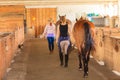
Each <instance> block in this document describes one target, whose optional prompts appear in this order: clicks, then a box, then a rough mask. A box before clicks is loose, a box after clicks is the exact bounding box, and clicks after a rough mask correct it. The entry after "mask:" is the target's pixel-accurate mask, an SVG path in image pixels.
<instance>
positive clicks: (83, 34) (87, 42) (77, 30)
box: [72, 17, 95, 77]
mask: <svg viewBox="0 0 120 80" xmlns="http://www.w3.org/2000/svg"><path fill="white" fill-rule="evenodd" d="M72 34H73V37H74V40H75V45H76V47H77V48H78V58H79V69H80V70H81V69H82V61H83V67H84V75H83V76H84V77H87V76H88V62H89V58H90V52H91V51H92V50H95V46H94V44H95V39H94V34H95V25H94V24H93V23H92V22H90V21H88V20H85V19H83V18H82V17H81V18H80V19H79V20H77V19H76V23H75V24H74V26H73V30H72Z"/></svg>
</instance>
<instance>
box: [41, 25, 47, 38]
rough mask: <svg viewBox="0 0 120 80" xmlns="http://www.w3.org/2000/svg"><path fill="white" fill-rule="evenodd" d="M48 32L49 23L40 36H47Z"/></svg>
mask: <svg viewBox="0 0 120 80" xmlns="http://www.w3.org/2000/svg"><path fill="white" fill-rule="evenodd" d="M46 33H47V25H46V26H45V29H44V31H43V33H42V34H41V35H40V37H41V38H43V37H45V35H46Z"/></svg>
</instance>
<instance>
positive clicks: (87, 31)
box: [83, 22, 93, 50]
mask: <svg viewBox="0 0 120 80" xmlns="http://www.w3.org/2000/svg"><path fill="white" fill-rule="evenodd" d="M83 25H84V32H85V48H86V49H87V50H88V49H90V48H91V47H92V46H93V39H92V35H91V31H90V25H89V23H88V22H85V23H84V24H83Z"/></svg>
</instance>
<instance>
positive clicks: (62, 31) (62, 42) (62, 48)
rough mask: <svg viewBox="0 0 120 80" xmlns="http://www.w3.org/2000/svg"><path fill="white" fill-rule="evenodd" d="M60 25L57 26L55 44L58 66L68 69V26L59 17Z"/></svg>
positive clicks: (64, 20)
mask: <svg viewBox="0 0 120 80" xmlns="http://www.w3.org/2000/svg"><path fill="white" fill-rule="evenodd" d="M59 17H60V19H61V23H60V24H59V25H58V26H57V34H56V43H57V44H58V47H59V57H60V65H61V66H63V65H64V67H68V59H69V54H68V49H69V47H70V35H71V29H70V25H69V24H68V23H67V22H66V19H65V16H59ZM63 54H64V55H65V64H64V63H63Z"/></svg>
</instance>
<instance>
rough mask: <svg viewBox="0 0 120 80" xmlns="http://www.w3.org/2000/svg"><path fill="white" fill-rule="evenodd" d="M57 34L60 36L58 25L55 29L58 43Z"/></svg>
mask: <svg viewBox="0 0 120 80" xmlns="http://www.w3.org/2000/svg"><path fill="white" fill-rule="evenodd" d="M59 36H60V32H59V25H58V26H57V29H56V43H58V38H59Z"/></svg>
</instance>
